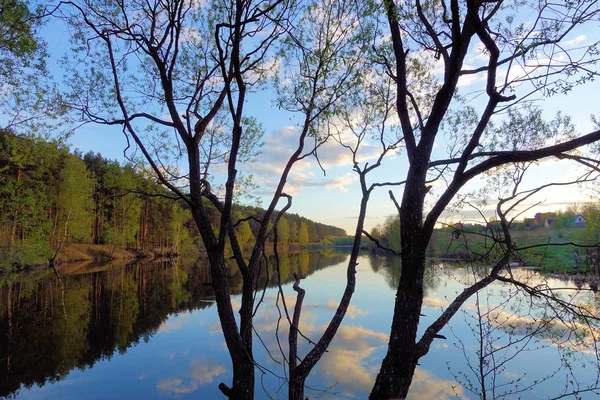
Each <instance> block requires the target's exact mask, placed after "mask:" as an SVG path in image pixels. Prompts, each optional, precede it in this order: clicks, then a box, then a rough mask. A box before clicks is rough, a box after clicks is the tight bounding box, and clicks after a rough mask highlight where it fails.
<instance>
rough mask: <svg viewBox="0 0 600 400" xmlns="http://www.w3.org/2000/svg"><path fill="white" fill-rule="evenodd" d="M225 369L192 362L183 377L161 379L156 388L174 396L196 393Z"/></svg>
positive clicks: (201, 362)
mask: <svg viewBox="0 0 600 400" xmlns="http://www.w3.org/2000/svg"><path fill="white" fill-rule="evenodd" d="M226 372H227V369H225V367H224V366H223V365H221V364H213V363H207V362H204V361H199V360H196V361H192V362H191V363H190V367H189V370H188V371H186V373H185V374H184V376H183V377H181V378H180V377H173V378H165V379H161V380H160V381H159V382H158V384H157V385H156V387H158V388H159V389H162V390H164V391H167V392H170V393H174V394H186V393H192V392H194V391H196V390H197V389H198V388H199V387H200V386H201V385H204V384H207V383H211V382H213V381H214V380H215V378H216V377H217V376H219V375H223V374H224V373H226Z"/></svg>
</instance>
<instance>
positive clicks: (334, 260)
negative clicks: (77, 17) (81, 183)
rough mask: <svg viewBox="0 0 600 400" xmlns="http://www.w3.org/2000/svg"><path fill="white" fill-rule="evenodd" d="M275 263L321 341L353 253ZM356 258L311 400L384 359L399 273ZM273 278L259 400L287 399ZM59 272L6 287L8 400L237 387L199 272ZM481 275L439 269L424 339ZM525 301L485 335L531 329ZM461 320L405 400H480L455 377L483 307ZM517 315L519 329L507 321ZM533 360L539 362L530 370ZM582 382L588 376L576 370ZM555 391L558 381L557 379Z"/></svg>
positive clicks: (501, 314) (355, 393) (1, 328)
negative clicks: (460, 343) (300, 292)
mask: <svg viewBox="0 0 600 400" xmlns="http://www.w3.org/2000/svg"><path fill="white" fill-rule="evenodd" d="M280 258H281V265H280V269H281V277H282V279H283V280H284V282H285V281H288V282H290V281H291V280H292V279H293V274H294V273H298V274H302V275H303V276H305V279H303V280H302V283H301V285H302V287H303V288H304V289H305V290H306V297H305V300H304V307H303V312H302V319H301V322H300V329H301V331H302V333H303V334H305V335H306V336H308V337H311V338H318V337H319V336H320V335H321V333H322V332H323V330H324V329H325V326H326V324H327V323H328V322H329V319H330V318H331V316H332V315H333V314H334V312H335V309H336V307H337V305H338V301H339V298H340V297H341V293H342V291H343V289H344V283H345V268H346V264H345V261H346V259H347V256H346V255H345V254H344V253H338V252H334V251H332V252H328V253H319V252H304V253H299V254H281V255H280ZM358 261H359V267H358V273H357V280H358V285H357V288H356V292H355V294H354V297H353V300H352V304H351V305H350V307H349V309H348V313H347V316H346V318H345V320H344V323H343V325H342V326H341V327H340V329H339V330H338V334H337V336H336V337H335V338H334V340H333V342H332V343H331V346H330V347H329V349H328V352H327V353H325V355H324V356H323V359H322V360H321V361H320V362H319V363H318V364H317V366H316V367H315V369H314V371H313V373H312V374H311V375H310V376H309V380H308V381H307V384H308V385H309V386H310V389H308V390H307V395H308V396H310V397H311V398H312V397H316V396H320V397H321V398H324V399H334V398H335V399H337V398H347V399H351V398H366V397H367V396H368V393H369V391H370V389H371V387H372V385H373V381H374V379H375V375H376V373H377V372H378V368H379V365H380V363H381V359H382V357H383V355H384V354H385V350H386V347H387V342H388V332H389V323H390V321H391V314H392V307H393V303H394V294H395V288H396V286H397V284H398V279H399V278H400V273H401V270H400V263H399V262H398V260H397V259H394V258H383V257H376V256H372V255H364V256H361V257H360V258H359V260H358ZM269 268H270V269H266V268H263V270H262V272H261V275H260V277H259V287H261V288H262V287H263V286H264V285H265V283H266V284H267V287H270V288H271V289H267V291H266V293H265V296H264V302H263V303H262V305H261V307H260V309H259V310H258V312H257V313H256V317H255V321H254V322H255V323H254V328H255V329H256V338H257V341H256V342H255V346H254V348H255V349H256V359H257V362H258V363H259V364H260V365H261V366H262V367H264V369H263V370H261V371H259V372H257V393H256V398H257V399H261V398H267V397H268V396H272V397H274V398H286V396H287V388H286V386H285V380H284V379H283V378H282V377H283V372H282V364H283V363H284V360H283V356H282V351H283V354H286V355H287V335H288V324H287V322H286V320H285V315H283V316H282V313H283V311H282V299H281V298H280V297H279V296H278V293H277V290H275V289H274V288H273V285H274V284H275V282H276V279H274V277H275V274H274V271H273V269H272V266H271V267H269ZM61 272H62V274H61V278H60V279H59V278H58V277H57V276H56V275H54V274H53V273H52V272H51V271H45V270H44V271H37V272H33V273H30V274H28V275H24V276H21V277H19V279H18V280H17V281H13V282H12V283H11V284H6V285H5V286H4V287H2V289H1V290H0V335H2V340H0V396H10V395H11V394H12V395H14V396H18V397H20V398H27V397H33V398H35V397H44V398H75V397H76V398H92V397H94V398H164V397H176V398H184V397H187V398H217V397H218V396H219V391H218V389H217V384H218V383H219V382H221V381H224V382H228V381H230V380H231V366H230V364H229V363H230V359H229V357H228V354H227V349H226V347H225V344H224V340H223V336H222V332H221V326H220V323H219V320H218V316H217V313H216V309H215V307H213V304H214V302H213V294H212V291H211V289H210V287H209V286H208V285H207V283H208V282H209V281H210V275H209V271H208V268H207V266H206V265H205V264H204V263H202V262H181V263H169V262H168V261H162V262H160V261H156V262H152V263H146V264H133V265H103V266H98V265H69V266H68V268H64V269H63V270H62V271H61ZM476 272H477V271H476ZM513 273H515V274H517V275H518V277H519V278H520V279H521V280H523V281H528V282H530V283H531V284H532V285H534V284H537V283H538V282H540V281H541V279H540V276H539V275H538V274H537V273H535V272H532V271H526V270H515V271H513ZM476 278H477V273H473V272H472V271H471V270H469V269H467V268H461V269H455V268H450V267H448V266H444V265H439V266H431V267H430V268H429V269H428V272H427V274H426V275H425V287H426V297H425V298H424V302H423V310H422V312H423V314H424V316H423V319H422V321H421V322H422V324H421V325H422V328H421V329H425V327H427V326H428V325H429V324H430V323H431V322H432V321H433V320H434V319H435V318H437V316H439V314H440V313H441V310H442V309H444V308H445V307H447V305H448V304H449V302H450V301H452V300H453V299H454V297H455V296H456V294H457V293H460V292H461V291H462V290H463V289H464V287H465V285H468V284H470V283H472V282H473V281H474V279H476ZM548 284H549V285H551V286H556V287H559V286H560V287H565V286H569V287H572V288H576V287H577V284H576V283H574V282H566V281H564V280H559V279H553V278H551V279H549V280H548ZM231 285H232V287H233V288H234V291H235V290H239V289H241V277H240V276H239V275H238V274H237V273H232V276H231ZM285 289H286V290H285V302H286V304H287V307H288V308H291V307H293V305H294V304H295V300H296V297H295V295H294V292H293V291H292V290H291V288H289V287H286V288H285ZM484 294H485V296H486V297H485V299H489V302H490V303H489V304H494V302H496V304H497V303H498V302H502V301H503V299H505V298H507V295H509V294H510V293H509V291H508V289H507V286H506V285H496V286H494V287H490V288H489V290H488V291H487V292H486V293H482V296H483V295H484ZM588 294H590V295H591V296H587V297H583V296H582V297H581V298H576V301H577V302H587V303H590V304H593V305H594V306H595V307H596V309H598V304H599V302H598V296H599V295H598V294H597V293H596V294H593V293H591V292H588ZM482 299H483V297H482ZM232 301H233V306H234V309H236V308H239V306H240V304H239V296H234V297H233V298H232ZM524 301H526V302H530V299H528V298H527V299H525V300H524ZM524 304H525V303H523V304H519V303H515V302H513V303H510V304H508V303H507V307H506V308H505V309H503V310H500V309H497V311H496V313H495V314H493V313H492V314H490V315H491V317H493V318H492V319H491V322H492V323H494V322H495V323H501V324H497V325H491V329H494V330H495V332H498V333H499V334H502V333H504V331H503V327H507V326H509V327H511V330H512V331H511V334H514V335H517V336H518V335H520V334H522V333H523V332H526V329H530V328H531V326H532V325H531V318H530V319H526V318H525V317H528V316H529V317H531V316H534V315H535V314H534V312H533V311H530V310H529V309H528V308H526V307H525V305H524ZM479 306H480V311H481V312H485V311H486V310H487V309H488V308H486V307H487V303H485V302H483V300H482V301H481V302H480V304H479ZM511 307H512V308H511ZM464 310H465V312H466V314H464V316H462V315H459V316H457V317H456V318H455V319H454V320H452V321H451V326H452V331H450V330H449V328H444V330H443V331H442V332H441V333H442V334H444V335H446V337H448V340H436V341H435V342H434V345H433V346H432V350H431V352H430V354H428V355H427V356H425V357H424V358H423V359H422V360H421V361H420V364H421V367H420V368H419V369H417V371H416V372H415V377H414V381H413V385H412V387H411V390H410V393H409V398H412V399H422V398H436V399H445V398H473V397H474V396H472V395H471V393H469V392H468V390H465V389H463V388H461V386H460V385H459V384H458V383H457V382H456V379H457V378H456V377H455V376H454V374H460V373H461V372H466V373H469V371H470V370H469V365H468V364H467V363H465V361H464V358H465V354H471V355H472V354H473V352H475V351H476V350H477V346H476V345H477V341H476V340H475V338H474V337H473V333H474V331H473V330H472V329H471V328H469V326H468V324H465V321H470V318H472V316H474V315H475V316H476V314H475V312H476V311H477V307H476V303H475V301H470V302H468V303H467V304H466V305H465V307H464ZM515 314H517V315H515ZM509 315H510V318H511V319H506V321H505V320H504V319H505V318H507V317H508V316H509ZM278 321H279V322H280V323H279V327H278V328H277V326H278ZM538 321H539V319H538ZM561 329H562V326H560V325H555V326H554V328H553V329H550V330H549V331H548V332H549V333H550V334H551V335H552V336H554V337H555V338H556V339H557V340H560V339H561V338H562V336H563V335H562V332H563V331H562V330H561ZM452 332H454V333H455V335H456V337H458V338H461V339H463V340H464V341H465V348H464V349H460V348H457V347H456V346H455V345H454V344H453V342H454V339H453V335H452ZM276 333H277V335H276ZM277 337H279V342H278V340H277ZM258 338H260V341H258ZM536 339H537V338H536ZM539 339H540V341H546V340H547V338H546V337H540V338H539ZM499 343H502V342H500V341H497V342H494V343H492V344H493V345H497V344H499ZM588 344H590V343H588ZM310 347H311V345H310V344H309V343H308V342H307V341H306V340H300V341H299V355H300V356H303V355H304V354H306V353H307V352H308V350H309V349H310ZM546 347H547V349H545V350H543V351H545V352H542V355H541V356H538V355H537V354H536V355H535V356H534V355H533V353H525V354H524V355H523V357H524V358H523V360H525V361H521V360H522V359H521V358H517V359H516V363H513V364H514V365H515V366H516V368H514V369H509V368H507V370H506V373H507V374H508V373H511V374H512V373H521V374H522V373H523V371H522V370H525V371H526V372H527V373H528V374H534V373H538V372H539V373H540V374H542V375H543V374H544V373H546V372H544V371H545V368H546V369H548V368H550V369H552V368H554V366H552V365H550V364H549V363H548V362H547V359H549V358H550V356H551V354H550V353H551V352H552V351H554V352H555V351H556V350H555V349H554V348H552V345H548V346H546ZM264 349H266V350H264ZM547 350H550V351H547ZM536 357H539V358H536ZM536 360H542V362H540V363H538V364H539V365H538V366H536V368H535V369H536V370H535V371H530V369H531V368H530V366H531V365H532V363H535V361H536ZM92 367H93V368H92ZM449 367H451V368H452V372H449ZM511 368H512V364H511ZM587 370H589V368H588V369H587ZM269 371H270V372H269ZM587 372H590V371H587ZM591 372H593V371H591ZM577 373H578V374H581V375H580V376H582V377H583V376H584V375H583V373H584V372H581V371H580V370H578V371H577ZM67 375H68V376H67ZM277 375H278V376H277ZM593 375H594V374H591V376H592V377H593ZM507 376H508V375H507ZM502 379H503V378H502ZM59 381H61V382H59ZM500 381H501V378H499V382H500ZM107 382H110V384H107ZM51 383H52V384H51ZM548 384H551V383H548ZM561 384H564V382H562V381H559V382H558V383H557V385H561ZM36 385H40V386H42V387H41V388H37V387H36ZM19 388H21V390H20V391H19ZM24 388H31V389H30V390H26V389H24ZM553 390H555V389H554V388H552V387H551V388H550V389H547V390H546V391H545V392H543V391H540V392H538V393H536V395H539V396H538V397H547V396H546V395H547V394H552V393H553Z"/></svg>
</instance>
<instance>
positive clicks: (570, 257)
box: [428, 228, 596, 273]
mask: <svg viewBox="0 0 600 400" xmlns="http://www.w3.org/2000/svg"><path fill="white" fill-rule="evenodd" d="M511 234H512V239H513V242H514V244H515V246H516V249H517V250H516V251H515V257H514V261H515V262H519V263H521V264H522V265H524V266H531V267H537V268H539V269H541V270H543V271H546V272H567V273H573V272H583V271H585V270H586V269H588V263H589V262H590V260H591V257H592V255H591V254H590V255H588V256H587V257H586V252H588V251H589V252H590V253H595V252H596V248H595V247H585V246H591V245H592V243H591V242H590V241H589V240H585V239H582V230H581V229H578V228H561V229H545V228H541V229H536V230H519V231H513V232H511ZM496 246H497V244H496V243H494V240H493V239H491V238H490V237H489V234H487V235H486V234H485V232H480V231H477V232H469V231H468V229H465V231H464V232H461V234H460V235H459V237H458V238H457V237H456V234H455V233H453V232H452V231H449V230H437V231H435V232H434V234H433V237H432V240H431V243H430V245H429V248H428V255H429V256H430V257H432V258H439V259H446V260H457V261H459V260H472V259H482V258H483V259H485V258H486V257H488V258H493V256H494V254H495V251H496V250H497V248H496Z"/></svg>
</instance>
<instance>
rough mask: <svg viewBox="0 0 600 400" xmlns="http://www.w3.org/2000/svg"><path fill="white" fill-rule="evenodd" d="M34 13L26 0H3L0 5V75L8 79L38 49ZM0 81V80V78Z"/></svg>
mask: <svg viewBox="0 0 600 400" xmlns="http://www.w3.org/2000/svg"><path fill="white" fill-rule="evenodd" d="M35 22H36V18H35V15H34V14H33V13H32V12H31V11H30V10H29V7H28V5H27V2H24V1H21V0H4V1H3V2H2V5H1V6H0V59H2V62H1V63H0V77H1V78H2V79H7V80H10V79H12V78H13V77H14V75H15V74H16V72H17V70H19V69H20V68H21V67H22V65H23V64H24V63H28V60H30V59H31V57H32V56H33V55H34V54H35V52H36V51H37V50H38V46H39V44H38V40H37V39H36V38H35V30H34V23H35ZM0 82H1V80H0Z"/></svg>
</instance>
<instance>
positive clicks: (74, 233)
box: [0, 131, 346, 268]
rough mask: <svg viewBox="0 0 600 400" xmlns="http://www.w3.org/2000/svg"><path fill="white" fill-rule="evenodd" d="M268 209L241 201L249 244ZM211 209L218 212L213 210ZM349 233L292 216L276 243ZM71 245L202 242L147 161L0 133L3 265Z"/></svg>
mask: <svg viewBox="0 0 600 400" xmlns="http://www.w3.org/2000/svg"><path fill="white" fill-rule="evenodd" d="M209 207H210V206H209ZM263 212H264V211H263V210H262V209H261V208H260V207H256V206H242V205H236V207H235V211H234V215H235V218H236V219H237V220H242V219H244V218H247V217H253V218H254V219H248V220H243V221H241V222H240V223H239V225H238V226H237V228H236V229H237V233H238V239H239V240H240V242H241V243H242V245H243V246H244V247H246V245H247V244H249V243H251V242H252V240H253V238H254V235H256V232H257V229H258V224H257V223H256V222H255V219H258V218H260V217H261V215H262V213H263ZM210 215H211V218H212V219H213V220H216V219H217V218H218V213H217V211H216V210H215V209H214V208H211V209H210ZM345 236H346V232H345V231H344V230H343V229H340V228H337V227H334V226H329V225H324V224H320V223H317V222H314V221H311V220H309V219H306V218H303V217H300V216H299V215H297V214H289V215H287V216H286V217H285V218H284V219H282V220H281V221H280V222H279V237H278V245H280V246H290V245H296V246H305V245H308V244H319V245H332V244H334V243H337V242H339V240H340V239H341V238H343V237H345ZM70 244H96V245H114V246H118V247H120V248H123V249H132V250H136V251H138V252H140V254H142V255H144V254H145V255H146V256H149V255H152V254H153V253H157V254H189V255H194V254H199V253H198V251H199V249H201V248H202V242H201V240H200V238H199V234H198V230H197V228H196V227H195V225H194V223H193V220H192V216H191V213H190V211H189V207H187V206H186V204H185V203H184V202H181V201H175V200H174V199H173V196H172V195H170V193H169V192H168V191H167V190H166V189H165V188H164V187H163V186H162V185H161V184H160V183H159V182H157V180H156V178H155V175H154V174H153V173H152V172H151V171H149V170H148V169H145V168H144V167H143V165H140V164H137V165H136V164H133V163H125V164H120V163H119V162H117V161H114V160H108V159H106V158H104V157H102V155H101V154H98V153H93V152H91V151H90V152H88V153H86V154H82V153H81V152H78V151H77V150H75V151H70V150H69V147H68V146H67V145H65V144H64V143H61V142H60V141H58V140H47V139H44V138H41V137H38V136H35V135H15V134H14V133H12V132H10V131H0V259H1V260H2V262H1V263H2V268H8V267H10V266H14V267H22V266H26V265H32V264H44V263H46V260H47V259H49V258H51V257H53V256H55V253H56V252H57V250H58V249H61V248H63V247H64V246H68V245H70ZM144 252H146V253H144ZM59 256H60V254H59Z"/></svg>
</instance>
